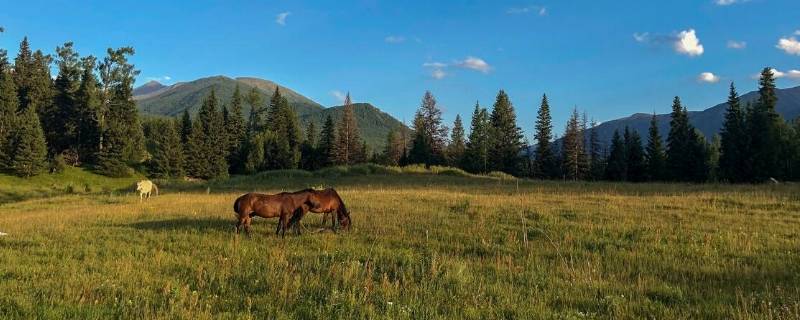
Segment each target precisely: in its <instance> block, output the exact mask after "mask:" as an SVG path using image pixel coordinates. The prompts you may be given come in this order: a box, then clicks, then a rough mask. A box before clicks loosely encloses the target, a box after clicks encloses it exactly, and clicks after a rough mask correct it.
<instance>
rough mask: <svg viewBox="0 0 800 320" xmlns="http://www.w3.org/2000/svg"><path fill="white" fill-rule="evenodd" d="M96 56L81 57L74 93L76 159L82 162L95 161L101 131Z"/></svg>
mask: <svg viewBox="0 0 800 320" xmlns="http://www.w3.org/2000/svg"><path fill="white" fill-rule="evenodd" d="M95 66H96V58H95V57H93V56H88V57H85V58H83V59H81V68H82V69H81V77H80V84H79V85H78V91H77V92H76V93H75V100H76V109H77V110H76V117H77V126H76V132H75V140H76V142H77V151H78V159H79V160H80V161H81V162H83V163H95V162H96V161H97V159H95V155H96V154H97V152H98V151H99V147H100V137H101V135H102V133H103V127H102V120H103V110H102V107H101V106H102V100H101V97H100V88H99V86H98V81H97V77H96V76H95V75H94V69H95Z"/></svg>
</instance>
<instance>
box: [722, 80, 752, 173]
mask: <svg viewBox="0 0 800 320" xmlns="http://www.w3.org/2000/svg"><path fill="white" fill-rule="evenodd" d="M720 136H721V139H722V140H721V141H720V157H719V177H720V179H722V180H724V181H729V182H734V183H735V182H745V181H748V180H749V179H750V178H751V177H750V169H749V168H750V164H749V163H748V162H749V161H748V157H749V150H748V144H749V137H748V132H747V119H746V114H745V110H743V109H742V105H741V102H740V101H739V94H738V93H736V87H734V85H733V82H731V89H730V94H729V95H728V108H727V109H726V111H725V121H724V122H723V124H722V130H721V132H720Z"/></svg>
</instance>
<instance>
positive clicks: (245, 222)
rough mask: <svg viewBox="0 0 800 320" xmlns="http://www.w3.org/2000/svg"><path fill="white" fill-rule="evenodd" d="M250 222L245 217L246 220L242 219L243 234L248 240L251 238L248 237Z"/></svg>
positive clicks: (248, 218)
mask: <svg viewBox="0 0 800 320" xmlns="http://www.w3.org/2000/svg"><path fill="white" fill-rule="evenodd" d="M251 220H252V219H250V217H247V218H245V219H244V232H245V234H247V237H248V238H250V237H251V236H250V221H251Z"/></svg>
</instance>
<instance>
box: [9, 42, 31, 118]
mask: <svg viewBox="0 0 800 320" xmlns="http://www.w3.org/2000/svg"><path fill="white" fill-rule="evenodd" d="M34 68H35V65H34V62H33V52H32V51H31V47H30V44H29V43H28V37H25V38H23V39H22V42H20V44H19V51H18V52H17V57H16V59H14V72H13V73H12V76H13V78H14V86H15V87H16V88H17V100H18V101H19V105H20V107H19V109H20V110H25V109H27V108H28V106H29V105H30V104H31V102H30V95H29V94H28V92H30V91H31V87H32V86H33V85H32V83H31V81H32V80H33V78H34V77H33V72H34V71H33V69H34Z"/></svg>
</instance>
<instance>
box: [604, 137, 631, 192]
mask: <svg viewBox="0 0 800 320" xmlns="http://www.w3.org/2000/svg"><path fill="white" fill-rule="evenodd" d="M605 178H606V180H611V181H626V180H628V161H627V155H626V154H625V142H624V141H623V140H622V137H620V135H619V130H614V136H613V138H612V139H611V150H609V152H608V160H606V172H605Z"/></svg>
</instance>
